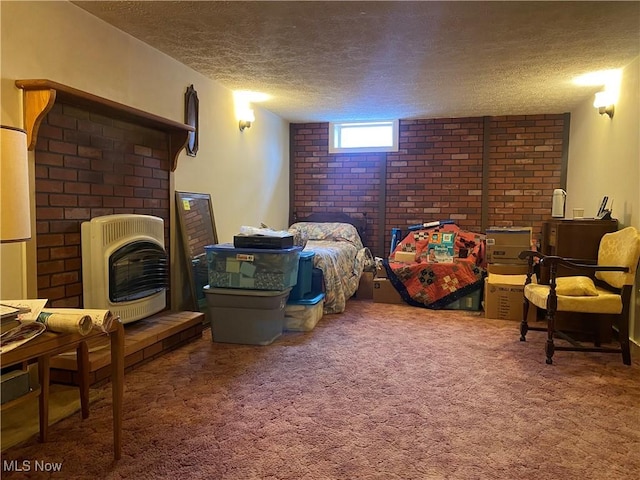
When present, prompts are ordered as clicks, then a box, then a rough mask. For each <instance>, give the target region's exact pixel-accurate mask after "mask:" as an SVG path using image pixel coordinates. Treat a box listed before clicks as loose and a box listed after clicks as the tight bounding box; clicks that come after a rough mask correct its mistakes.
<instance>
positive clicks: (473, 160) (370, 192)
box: [291, 114, 568, 256]
mask: <svg viewBox="0 0 640 480" xmlns="http://www.w3.org/2000/svg"><path fill="white" fill-rule="evenodd" d="M566 127H568V125H565V115H562V114H554V115H535V116H533V115H532V116H506V117H491V118H485V117H475V118H443V119H421V120H401V121H400V141H399V151H398V152H397V153H389V154H353V155H344V154H336V155H330V154H329V153H328V137H329V132H328V129H329V125H328V124H327V123H322V124H317V123H316V124H293V125H292V126H291V132H292V149H291V175H292V186H293V191H292V194H291V199H292V202H291V210H292V214H293V213H295V214H297V215H298V216H305V215H307V214H309V213H311V212H331V211H342V212H345V213H348V214H358V213H364V214H366V216H367V221H368V235H367V237H368V238H367V244H368V246H369V247H370V248H371V249H372V251H373V253H374V255H378V256H384V255H385V254H386V253H388V248H389V241H390V234H389V232H390V231H391V228H393V227H398V228H402V229H403V230H404V231H405V232H406V227H407V226H409V225H414V224H417V223H423V222H428V221H432V220H445V219H452V220H455V222H456V224H458V225H459V226H460V227H462V228H464V229H467V230H472V231H484V229H485V228H486V227H488V226H514V225H515V226H522V225H524V226H532V227H533V229H534V236H535V237H536V238H539V236H540V231H541V224H542V221H543V220H545V219H546V218H548V217H549V215H550V208H551V196H552V193H553V190H554V189H555V188H560V187H561V186H562V185H561V181H562V179H561V172H562V168H563V165H562V161H563V158H566V149H567V148H568V145H566V144H565V143H566V141H565V128H566ZM484 224H486V225H484Z"/></svg>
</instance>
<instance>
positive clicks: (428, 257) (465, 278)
mask: <svg viewBox="0 0 640 480" xmlns="http://www.w3.org/2000/svg"><path fill="white" fill-rule="evenodd" d="M484 240H485V235H483V234H480V233H474V232H468V231H466V230H462V229H460V227H458V226H457V225H454V224H449V225H441V226H437V227H431V228H427V229H422V230H416V231H413V232H409V234H408V235H407V236H406V237H405V238H404V239H403V240H402V241H401V242H400V243H399V244H398V245H397V246H396V248H395V249H394V251H393V252H392V255H391V256H390V260H388V261H387V260H385V261H384V262H383V265H384V266H385V269H386V270H387V277H388V278H389V280H390V281H391V283H392V284H393V286H394V287H395V288H396V289H397V290H398V292H399V293H400V296H401V297H402V298H403V299H404V300H405V301H406V302H407V303H408V304H410V305H414V306H417V307H425V308H431V309H436V310H437V309H441V308H445V307H446V306H447V305H449V304H450V303H452V302H455V301H456V300H459V299H460V298H462V297H465V296H467V295H469V294H471V293H473V292H475V291H477V290H480V289H482V288H483V285H484V277H485V276H486V259H485V254H484V251H485V242H484ZM451 245H453V251H451ZM396 252H410V253H411V254H415V257H414V256H413V255H408V257H410V258H411V259H414V258H415V260H413V261H411V262H398V261H395V260H394V258H395V254H396ZM399 257H402V258H403V259H405V258H407V255H400V256H399Z"/></svg>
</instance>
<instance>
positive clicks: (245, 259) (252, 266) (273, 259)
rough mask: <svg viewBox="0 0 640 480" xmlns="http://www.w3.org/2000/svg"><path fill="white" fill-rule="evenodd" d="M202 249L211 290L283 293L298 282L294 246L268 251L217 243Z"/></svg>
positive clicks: (296, 248) (296, 254) (298, 252)
mask: <svg viewBox="0 0 640 480" xmlns="http://www.w3.org/2000/svg"><path fill="white" fill-rule="evenodd" d="M204 249H205V252H206V254H207V269H208V274H209V286H210V287H212V288H216V287H220V288H242V289H250V290H286V289H288V288H290V287H293V286H294V285H295V284H296V282H297V281H298V257H299V256H300V251H301V250H302V249H301V248H300V247H298V246H296V247H291V248H283V249H278V250H270V249H264V248H262V249H249V248H234V246H233V245H232V244H231V243H221V244H218V245H208V246H206V247H204Z"/></svg>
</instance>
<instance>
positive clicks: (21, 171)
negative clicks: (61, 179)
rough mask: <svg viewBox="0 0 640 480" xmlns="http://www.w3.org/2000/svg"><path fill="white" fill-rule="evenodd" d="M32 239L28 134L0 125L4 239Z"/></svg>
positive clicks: (0, 200) (1, 228)
mask: <svg viewBox="0 0 640 480" xmlns="http://www.w3.org/2000/svg"><path fill="white" fill-rule="evenodd" d="M30 238H31V209H30V207H29V164H28V162H27V133H26V132H25V131H24V130H22V129H19V128H14V127H7V126H4V125H0V242H2V243H6V242H20V241H24V240H28V239H30Z"/></svg>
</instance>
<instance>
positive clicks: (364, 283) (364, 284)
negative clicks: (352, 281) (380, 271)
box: [356, 272, 373, 300]
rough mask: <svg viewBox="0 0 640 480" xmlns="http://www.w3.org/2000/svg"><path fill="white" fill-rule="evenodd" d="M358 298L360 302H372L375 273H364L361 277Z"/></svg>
mask: <svg viewBox="0 0 640 480" xmlns="http://www.w3.org/2000/svg"><path fill="white" fill-rule="evenodd" d="M356 298H357V299H358V300H371V299H372V298H373V272H362V275H360V283H359V284H358V290H357V291H356Z"/></svg>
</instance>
